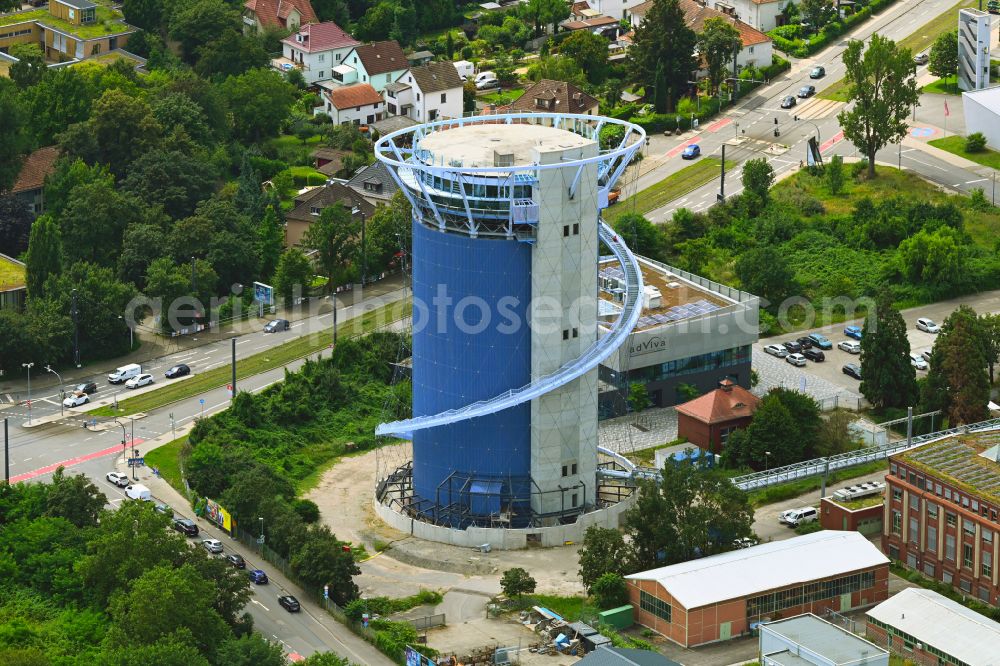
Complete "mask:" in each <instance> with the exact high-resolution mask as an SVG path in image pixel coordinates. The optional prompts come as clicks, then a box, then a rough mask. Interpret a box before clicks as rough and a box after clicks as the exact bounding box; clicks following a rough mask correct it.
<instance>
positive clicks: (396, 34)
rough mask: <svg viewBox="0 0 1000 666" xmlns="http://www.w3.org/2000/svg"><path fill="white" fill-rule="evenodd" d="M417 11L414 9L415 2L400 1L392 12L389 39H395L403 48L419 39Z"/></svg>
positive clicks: (409, 0)
mask: <svg viewBox="0 0 1000 666" xmlns="http://www.w3.org/2000/svg"><path fill="white" fill-rule="evenodd" d="M416 19H417V10H416V9H414V8H413V0H398V2H397V4H396V6H395V7H394V8H393V10H392V28H391V29H390V30H389V38H390V39H395V40H396V41H397V42H399V43H400V44H401V45H402V46H409V45H410V44H412V43H413V40H414V39H416V37H417V20H416Z"/></svg>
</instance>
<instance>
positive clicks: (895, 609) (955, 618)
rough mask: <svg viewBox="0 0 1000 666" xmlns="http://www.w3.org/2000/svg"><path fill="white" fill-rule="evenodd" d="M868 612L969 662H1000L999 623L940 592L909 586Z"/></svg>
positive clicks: (982, 664) (988, 665) (986, 664)
mask: <svg viewBox="0 0 1000 666" xmlns="http://www.w3.org/2000/svg"><path fill="white" fill-rule="evenodd" d="M868 615H869V616H871V617H873V618H875V619H876V620H878V621H879V622H884V623H885V624H887V625H889V626H891V627H895V628H897V629H899V630H900V631H905V632H906V633H908V634H910V635H911V636H913V637H914V638H915V639H917V640H918V641H920V642H921V643H923V644H924V645H926V646H930V647H935V648H937V649H938V650H941V651H942V652H945V653H947V654H949V655H951V656H952V657H954V658H955V659H958V660H960V661H964V662H965V663H967V664H976V666H997V665H998V664H1000V651H998V648H997V646H1000V624H998V623H996V622H994V621H993V620H991V619H989V618H988V617H985V616H983V615H980V614H979V613H977V612H976V611H974V610H969V609H968V608H966V607H965V606H963V605H962V604H960V603H957V602H954V601H952V600H951V599H949V598H948V597H945V596H943V595H940V594H938V593H937V592H932V591H931V590H924V589H922V588H913V587H910V588H907V589H905V590H903V591H902V592H900V593H899V594H896V595H894V596H892V597H889V598H888V599H887V600H885V601H883V602H882V603H880V604H879V605H878V606H876V607H875V608H872V609H871V610H869V611H868Z"/></svg>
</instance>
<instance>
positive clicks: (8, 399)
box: [5, 393, 17, 404]
mask: <svg viewBox="0 0 1000 666" xmlns="http://www.w3.org/2000/svg"><path fill="white" fill-rule="evenodd" d="M5 395H6V396H7V402H9V403H11V404H14V403H15V402H17V400H14V397H13V396H12V395H11V394H10V393H7V394H5Z"/></svg>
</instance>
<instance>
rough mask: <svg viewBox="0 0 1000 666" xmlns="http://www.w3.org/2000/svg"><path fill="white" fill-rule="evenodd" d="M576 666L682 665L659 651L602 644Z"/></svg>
mask: <svg viewBox="0 0 1000 666" xmlns="http://www.w3.org/2000/svg"><path fill="white" fill-rule="evenodd" d="M575 666H681V665H680V664H678V663H677V662H676V661H673V660H671V659H667V658H666V657H664V656H663V655H662V654H660V653H658V652H650V651H649V650H633V649H631V648H616V647H608V646H605V645H602V646H600V647H598V648H597V649H596V650H594V651H593V652H591V653H590V654H588V655H587V656H586V657H584V658H583V659H581V660H580V661H578V662H576V665H575Z"/></svg>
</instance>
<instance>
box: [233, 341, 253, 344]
mask: <svg viewBox="0 0 1000 666" xmlns="http://www.w3.org/2000/svg"><path fill="white" fill-rule="evenodd" d="M248 342H253V340H240V341H239V342H237V343H236V344H237V345H245V344H246V343H248Z"/></svg>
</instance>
